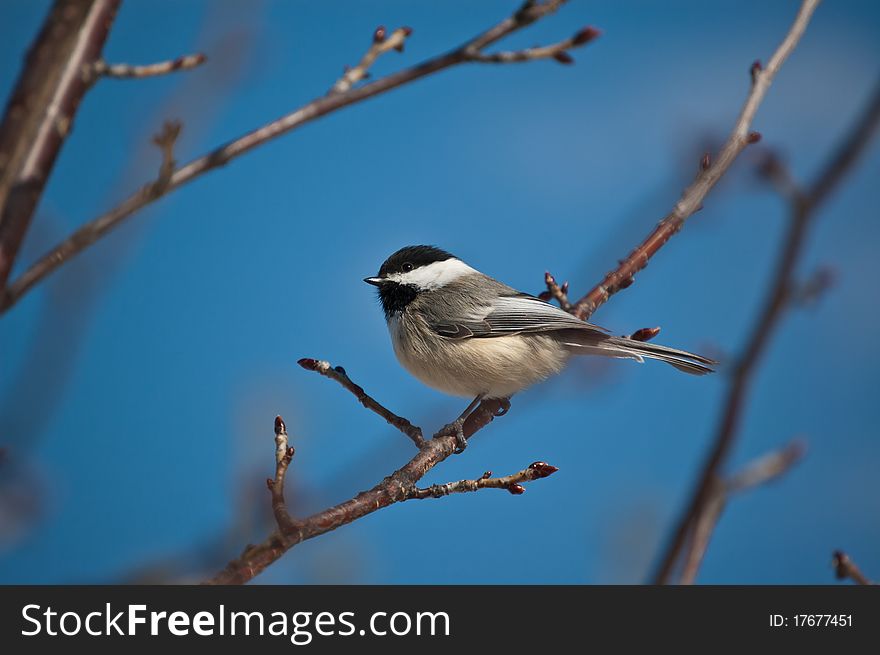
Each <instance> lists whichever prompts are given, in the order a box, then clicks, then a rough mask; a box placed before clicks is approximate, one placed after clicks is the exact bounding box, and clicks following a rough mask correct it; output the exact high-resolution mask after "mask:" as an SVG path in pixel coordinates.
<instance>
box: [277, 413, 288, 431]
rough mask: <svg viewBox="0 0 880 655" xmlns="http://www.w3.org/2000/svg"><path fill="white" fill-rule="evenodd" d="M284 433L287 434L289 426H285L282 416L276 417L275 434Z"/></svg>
mask: <svg viewBox="0 0 880 655" xmlns="http://www.w3.org/2000/svg"><path fill="white" fill-rule="evenodd" d="M282 432H287V426H286V425H285V424H284V419H283V418H281V417H280V416H276V417H275V434H281V433H282Z"/></svg>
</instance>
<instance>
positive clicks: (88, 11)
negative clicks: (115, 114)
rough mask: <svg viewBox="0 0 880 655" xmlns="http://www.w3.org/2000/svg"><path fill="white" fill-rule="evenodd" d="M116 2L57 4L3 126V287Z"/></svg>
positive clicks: (0, 243) (0, 195) (31, 53)
mask: <svg viewBox="0 0 880 655" xmlns="http://www.w3.org/2000/svg"><path fill="white" fill-rule="evenodd" d="M120 1H121V0H91V1H85V0H57V1H56V2H55V4H54V6H53V7H52V10H51V11H50V12H49V15H48V16H47V17H46V20H45V21H44V22H43V27H42V29H41V30H40V33H39V34H38V35H37V37H36V39H35V40H34V42H33V44H32V45H31V48H30V51H29V53H28V57H27V59H26V60H25V65H24V68H23V69H22V71H21V74H20V75H19V78H18V81H17V82H16V85H15V89H14V90H13V92H12V96H11V97H10V99H9V102H8V103H7V105H6V111H5V113H4V115H3V121H2V123H0V289H5V288H6V283H7V280H8V279H9V275H10V273H11V271H12V266H13V264H14V263H15V258H16V256H17V255H18V251H19V249H20V248H21V244H22V241H24V237H25V234H26V233H27V230H28V227H29V226H30V222H31V218H32V217H33V214H34V210H35V209H36V207H37V204H38V203H39V201H40V196H41V195H42V193H43V189H44V187H45V186H46V182H47V180H48V179H49V175H50V174H51V172H52V168H53V166H54V165H55V160H56V159H57V157H58V153H59V152H60V151H61V147H62V146H63V145H64V141H65V139H66V138H67V136H68V135H69V134H70V130H71V128H72V126H73V119H74V116H75V115H76V111H77V109H78V108H79V104H80V101H81V100H82V98H83V96H84V95H85V93H86V91H87V90H88V89H89V86H90V81H89V80H88V79H87V76H86V75H84V71H87V70H89V69H90V68H91V67H93V66H94V65H95V63H96V62H98V61H99V60H100V57H101V50H102V49H103V47H104V42H105V41H106V40H107V36H108V34H109V33H110V27H111V26H112V24H113V20H114V18H115V17H116V11H117V9H118V8H119V3H120Z"/></svg>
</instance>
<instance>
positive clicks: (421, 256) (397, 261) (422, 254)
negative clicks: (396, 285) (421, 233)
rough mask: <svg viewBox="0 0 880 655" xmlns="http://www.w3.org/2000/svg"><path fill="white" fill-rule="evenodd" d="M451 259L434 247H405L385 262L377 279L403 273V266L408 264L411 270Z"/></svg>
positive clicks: (448, 255)
mask: <svg viewBox="0 0 880 655" xmlns="http://www.w3.org/2000/svg"><path fill="white" fill-rule="evenodd" d="M453 257H454V255H452V254H450V253H448V252H446V251H445V250H441V249H440V248H436V247H434V246H406V247H405V248H401V249H400V250H398V251H397V252H396V253H394V254H393V255H391V256H390V257H389V258H388V259H386V260H385V263H384V264H382V268H380V269H379V277H385V276H387V275H393V274H394V273H402V272H405V269H404V265H405V264H410V265H411V266H412V268H419V267H420V266H427V265H428V264H433V263H434V262H445V261H446V260H447V259H452V258H453ZM407 268H409V267H407ZM412 268H411V269H410V270H412Z"/></svg>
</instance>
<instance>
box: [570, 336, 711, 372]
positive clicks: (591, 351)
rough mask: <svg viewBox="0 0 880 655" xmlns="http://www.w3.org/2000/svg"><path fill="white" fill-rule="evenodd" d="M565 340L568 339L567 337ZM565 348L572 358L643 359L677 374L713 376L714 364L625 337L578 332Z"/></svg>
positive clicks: (703, 358) (675, 350) (666, 347)
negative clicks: (673, 368) (668, 366)
mask: <svg viewBox="0 0 880 655" xmlns="http://www.w3.org/2000/svg"><path fill="white" fill-rule="evenodd" d="M567 336H568V335H567ZM565 345H566V346H568V348H569V349H570V350H571V352H572V354H575V355H601V356H604V357H622V358H627V359H635V360H637V361H639V362H643V361H644V358H646V357H647V358H648V359H658V360H660V361H661V362H666V363H667V364H669V365H670V366H674V367H675V368H677V369H678V370H679V371H684V372H685V373H690V374H692V375H705V374H706V373H714V371H715V369H713V368H712V366H714V365H715V364H717V363H718V362H716V361H714V360H712V359H709V358H708V357H703V356H702V355H697V354H695V353H690V352H687V351H686V350H679V349H678V348H669V347H668V346H660V345H657V344H653V343H648V342H645V341H635V340H634V339H628V338H626V337H608V336H604V335H601V336H600V338H597V335H596V334H595V333H591V332H579V333H574V334H572V335H571V338H566V341H565Z"/></svg>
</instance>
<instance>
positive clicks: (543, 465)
mask: <svg viewBox="0 0 880 655" xmlns="http://www.w3.org/2000/svg"><path fill="white" fill-rule="evenodd" d="M529 468H530V469H532V470H533V471H534V472H535V477H536V478H546V477H547V476H549V475H553V474H554V473H556V471H558V470H559V469H558V468H557V467H555V466H553V465H552V464H548V463H547V462H534V463H532V464H530V465H529Z"/></svg>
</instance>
